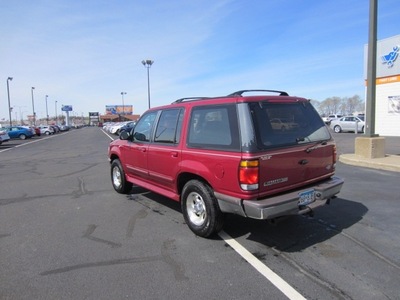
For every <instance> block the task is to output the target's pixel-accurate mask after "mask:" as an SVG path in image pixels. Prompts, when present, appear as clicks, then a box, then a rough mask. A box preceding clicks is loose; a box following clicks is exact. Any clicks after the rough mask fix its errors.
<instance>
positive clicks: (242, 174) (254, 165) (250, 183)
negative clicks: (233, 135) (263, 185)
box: [239, 160, 260, 191]
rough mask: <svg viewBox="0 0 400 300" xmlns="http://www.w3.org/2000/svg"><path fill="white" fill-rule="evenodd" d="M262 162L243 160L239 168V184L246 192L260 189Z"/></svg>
mask: <svg viewBox="0 0 400 300" xmlns="http://www.w3.org/2000/svg"><path fill="white" fill-rule="evenodd" d="M259 169H260V162H259V161H258V160H242V161H240V166H239V183H240V187H241V188H242V189H243V190H245V191H254V190H257V189H258V184H259V177H260V175H259V174H260V172H259Z"/></svg>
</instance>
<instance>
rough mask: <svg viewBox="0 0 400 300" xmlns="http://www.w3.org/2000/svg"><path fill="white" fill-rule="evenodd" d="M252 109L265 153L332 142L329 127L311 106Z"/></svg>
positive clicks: (294, 104) (258, 106)
mask: <svg viewBox="0 0 400 300" xmlns="http://www.w3.org/2000/svg"><path fill="white" fill-rule="evenodd" d="M249 105H250V111H251V115H252V117H253V127H254V128H255V131H256V136H257V140H258V143H257V144H258V147H259V148H261V149H266V148H273V147H282V146H290V145H297V144H301V143H308V142H317V141H323V140H329V139H330V134H329V131H328V129H327V127H326V126H325V124H324V122H323V121H322V120H321V118H320V117H319V115H318V113H317V112H316V111H315V109H314V108H313V106H312V105H311V104H310V103H309V102H291V103H281V102H280V103H270V102H263V103H251V104H249Z"/></svg>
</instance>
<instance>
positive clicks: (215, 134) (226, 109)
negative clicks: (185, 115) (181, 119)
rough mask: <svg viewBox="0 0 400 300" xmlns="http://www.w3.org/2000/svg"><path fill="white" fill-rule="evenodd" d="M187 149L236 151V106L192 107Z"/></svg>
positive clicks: (237, 135)
mask: <svg viewBox="0 0 400 300" xmlns="http://www.w3.org/2000/svg"><path fill="white" fill-rule="evenodd" d="M187 140H188V147H192V148H203V149H216V150H238V149H239V133H238V124H237V114H236V106H235V105H234V104H231V105H220V106H215V105H214V106H200V107H194V108H193V109H192V113H191V116H190V122H189V131H188V139H187Z"/></svg>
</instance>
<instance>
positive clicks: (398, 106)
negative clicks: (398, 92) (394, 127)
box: [388, 96, 400, 114]
mask: <svg viewBox="0 0 400 300" xmlns="http://www.w3.org/2000/svg"><path fill="white" fill-rule="evenodd" d="M388 112H389V113H390V114H400V96H389V97H388Z"/></svg>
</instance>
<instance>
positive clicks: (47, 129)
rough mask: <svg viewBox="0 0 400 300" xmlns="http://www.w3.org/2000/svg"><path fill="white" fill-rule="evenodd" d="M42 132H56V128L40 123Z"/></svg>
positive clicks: (46, 133) (48, 133) (47, 133)
mask: <svg viewBox="0 0 400 300" xmlns="http://www.w3.org/2000/svg"><path fill="white" fill-rule="evenodd" d="M39 129H40V133H41V134H45V135H50V134H54V128H53V127H52V126H48V125H40V126H39Z"/></svg>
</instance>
